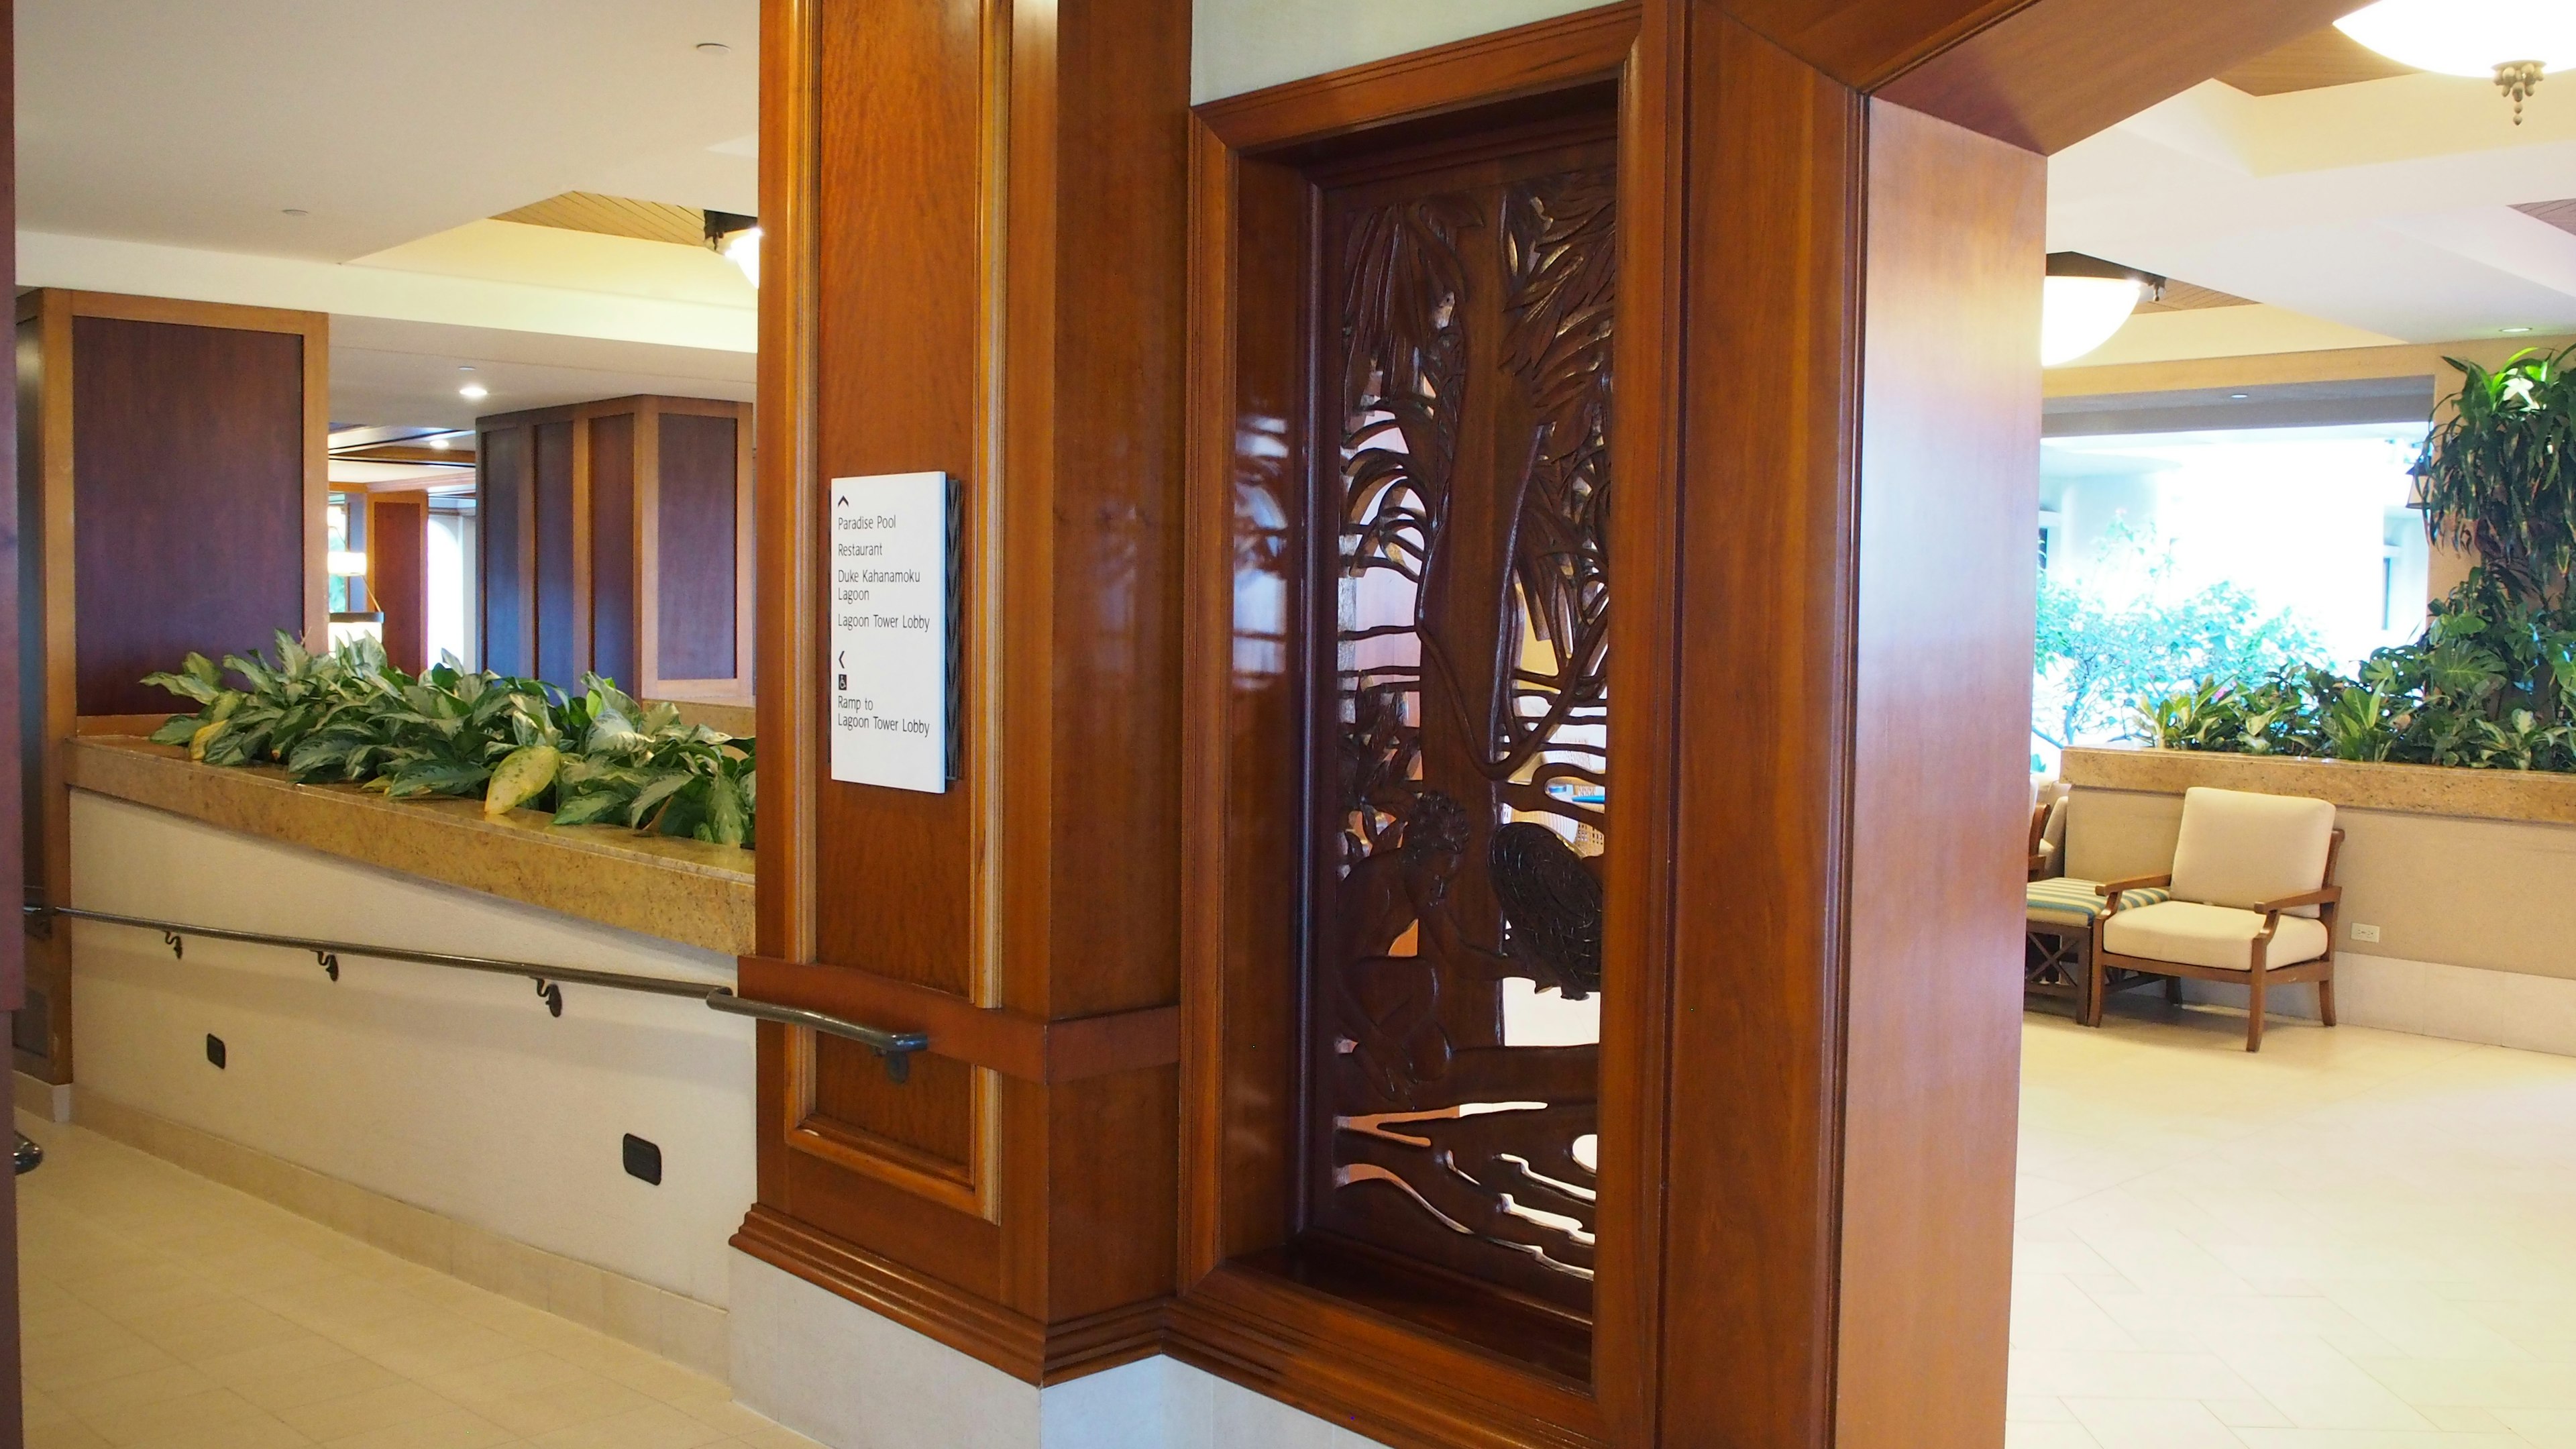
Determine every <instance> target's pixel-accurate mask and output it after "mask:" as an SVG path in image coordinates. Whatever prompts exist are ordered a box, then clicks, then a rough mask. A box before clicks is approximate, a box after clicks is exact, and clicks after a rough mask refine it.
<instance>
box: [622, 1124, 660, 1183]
mask: <svg viewBox="0 0 2576 1449" xmlns="http://www.w3.org/2000/svg"><path fill="white" fill-rule="evenodd" d="M626 1175H627V1176H628V1177H634V1178H641V1179H642V1180H644V1181H646V1182H649V1183H651V1184H653V1185H654V1186H655V1187H660V1186H661V1185H662V1148H661V1146H660V1144H658V1143H653V1142H647V1141H645V1140H644V1139H643V1138H641V1137H638V1136H636V1135H635V1134H634V1133H632V1132H629V1133H627V1134H626Z"/></svg>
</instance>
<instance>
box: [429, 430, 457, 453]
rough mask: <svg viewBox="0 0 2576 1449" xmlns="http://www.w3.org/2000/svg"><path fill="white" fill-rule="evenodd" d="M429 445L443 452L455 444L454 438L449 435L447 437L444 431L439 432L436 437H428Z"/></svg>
mask: <svg viewBox="0 0 2576 1449" xmlns="http://www.w3.org/2000/svg"><path fill="white" fill-rule="evenodd" d="M429 445H430V446H431V447H433V448H436V449H437V450H438V451H440V452H442V453H444V452H446V451H447V450H448V449H450V448H453V447H455V446H456V440H455V439H453V438H450V437H449V436H448V435H447V434H445V433H441V434H439V435H438V436H437V437H435V438H432V439H430V440H429Z"/></svg>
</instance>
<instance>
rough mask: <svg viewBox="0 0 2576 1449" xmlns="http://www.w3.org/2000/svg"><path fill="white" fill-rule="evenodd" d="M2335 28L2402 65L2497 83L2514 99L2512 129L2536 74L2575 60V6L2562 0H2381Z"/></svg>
mask: <svg viewBox="0 0 2576 1449" xmlns="http://www.w3.org/2000/svg"><path fill="white" fill-rule="evenodd" d="M2335 29H2337V30H2340V31H2342V32H2343V33H2344V34H2346V35H2348V36H2351V37H2352V38H2353V39H2354V40H2357V41H2359V42H2361V43H2362V44H2363V45H2366V46H2369V47H2370V48H2371V49H2372V50H2375V51H2378V52H2379V53H2380V54H2381V55H2384V56H2387V57H2388V58H2389V59H2390V60H2393V61H2396V62H2397V63H2398V64H2400V65H2411V66H2413V67H2415V68H2416V69H2417V70H2429V71H2432V72H2434V73H2435V74H2437V75H2465V76H2476V77H2478V78H2480V79H2492V80H2494V82H2495V83H2496V86H2497V88H2498V89H2500V90H2502V91H2503V92H2504V93H2505V96H2506V98H2507V99H2509V100H2511V101H2512V102H2513V123H2514V124H2515V125H2517V126H2519V125H2521V124H2522V103H2523V102H2524V101H2525V100H2528V99H2529V98H2530V96H2531V93H2532V91H2533V90H2535V89H2537V88H2538V87H2539V85H2540V78H2541V77H2542V76H2543V75H2546V74H2549V73H2551V72H2553V71H2560V70H2565V69H2566V68H2567V67H2569V66H2571V65H2576V5H2569V4H2566V3H2565V0H2524V3H2521V4H2504V5H2475V6H2471V5H2462V4H2461V3H2459V0H2379V3H2378V4H2376V5H2371V6H2367V7H2365V8H2363V9H2360V10H2356V11H2354V12H2353V13H2352V14H2350V15H2347V16H2345V17H2344V18H2342V19H2341V20H2338V21H2336V22H2335Z"/></svg>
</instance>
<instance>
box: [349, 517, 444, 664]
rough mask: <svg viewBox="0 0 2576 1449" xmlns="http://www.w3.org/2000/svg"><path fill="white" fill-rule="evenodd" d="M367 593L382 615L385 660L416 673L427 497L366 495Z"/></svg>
mask: <svg viewBox="0 0 2576 1449" xmlns="http://www.w3.org/2000/svg"><path fill="white" fill-rule="evenodd" d="M365 507H366V510H367V596H368V598H369V599H370V600H372V601H373V602H374V604H375V606H376V608H378V609H380V610H382V611H383V612H384V616H385V623H384V643H385V658H386V659H387V660H389V661H390V662H391V663H392V664H393V666H394V667H395V668H396V669H400V670H404V671H406V672H408V673H412V674H418V673H419V672H421V671H422V670H423V669H426V668H428V667H429V665H430V663H431V662H432V661H431V660H430V658H429V500H428V498H427V497H426V496H424V495H422V494H417V493H404V494H390V495H386V496H383V497H369V498H367V499H366V500H365Z"/></svg>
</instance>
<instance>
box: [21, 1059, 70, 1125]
mask: <svg viewBox="0 0 2576 1449" xmlns="http://www.w3.org/2000/svg"><path fill="white" fill-rule="evenodd" d="M9 1087H10V1093H11V1099H12V1100H11V1103H10V1105H12V1106H14V1107H16V1108H17V1109H18V1110H19V1111H21V1112H28V1113H33V1114H34V1115H36V1116H38V1117H41V1118H43V1119H44V1120H46V1121H48V1122H68V1121H70V1120H72V1084H71V1083H69V1082H48V1081H46V1080H45V1079H44V1078H42V1077H37V1076H30V1075H29V1074H27V1073H26V1072H24V1071H13V1072H11V1073H10V1074H9Z"/></svg>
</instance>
